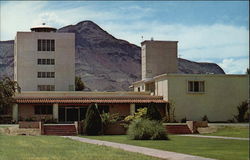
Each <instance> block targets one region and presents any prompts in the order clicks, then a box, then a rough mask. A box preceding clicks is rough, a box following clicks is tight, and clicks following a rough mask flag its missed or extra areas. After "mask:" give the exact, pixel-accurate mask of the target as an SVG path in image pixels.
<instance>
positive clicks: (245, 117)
mask: <svg viewBox="0 0 250 160" xmlns="http://www.w3.org/2000/svg"><path fill="white" fill-rule="evenodd" d="M248 107H249V106H248V103H247V101H243V102H242V103H241V104H240V105H239V106H237V109H238V115H235V116H234V118H235V119H236V120H237V121H238V122H249V108H248Z"/></svg>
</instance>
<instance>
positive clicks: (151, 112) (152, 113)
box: [146, 102, 162, 121]
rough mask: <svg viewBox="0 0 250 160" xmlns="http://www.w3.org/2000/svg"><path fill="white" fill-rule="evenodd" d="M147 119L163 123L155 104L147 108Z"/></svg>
mask: <svg viewBox="0 0 250 160" xmlns="http://www.w3.org/2000/svg"><path fill="white" fill-rule="evenodd" d="M146 118H148V119H150V120H156V121H161V120H162V118H161V114H160V112H159V111H158V109H157V108H156V106H155V103H153V102H151V103H150V104H149V106H148V108H147V113H146Z"/></svg>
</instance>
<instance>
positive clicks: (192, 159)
mask: <svg viewBox="0 0 250 160" xmlns="http://www.w3.org/2000/svg"><path fill="white" fill-rule="evenodd" d="M63 137H65V138H70V139H73V140H76V141H80V142H84V143H90V144H97V145H103V146H108V147H113V148H118V149H122V150H125V151H129V152H136V153H141V154H144V155H148V156H152V157H157V158H161V159H167V160H214V159H211V158H204V157H199V156H192V155H188V154H182V153H176V152H169V151H163V150H158V149H151V148H146V147H139V146H133V145H128V144H121V143H115V142H108V141H100V140H94V139H88V138H81V137H76V136H63Z"/></svg>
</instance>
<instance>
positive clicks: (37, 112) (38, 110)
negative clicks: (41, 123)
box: [35, 106, 41, 114]
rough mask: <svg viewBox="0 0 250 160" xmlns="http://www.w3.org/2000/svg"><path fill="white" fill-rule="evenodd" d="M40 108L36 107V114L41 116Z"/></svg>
mask: <svg viewBox="0 0 250 160" xmlns="http://www.w3.org/2000/svg"><path fill="white" fill-rule="evenodd" d="M40 109H41V108H40V106H35V114H41V110H40Z"/></svg>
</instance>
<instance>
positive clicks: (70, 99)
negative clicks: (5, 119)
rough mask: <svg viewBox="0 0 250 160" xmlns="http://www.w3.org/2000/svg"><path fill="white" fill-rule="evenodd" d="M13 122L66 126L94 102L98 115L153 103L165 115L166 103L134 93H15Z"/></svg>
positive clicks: (125, 112) (125, 111)
mask: <svg viewBox="0 0 250 160" xmlns="http://www.w3.org/2000/svg"><path fill="white" fill-rule="evenodd" d="M15 101H16V103H15V104H14V105H13V108H12V117H13V121H16V122H17V121H20V120H38V121H40V120H45V121H56V122H60V123H68V122H73V121H80V120H83V119H84V118H85V114H86V111H87V107H88V106H89V105H90V104H91V103H97V105H98V109H99V112H100V113H107V112H109V113H111V114H112V113H119V114H120V115H121V116H124V117H125V116H127V115H130V114H133V113H134V112H135V111H136V110H137V109H138V108H141V107H146V106H148V104H149V103H151V102H154V103H155V104H156V106H157V108H158V109H159V111H160V113H161V114H162V116H165V112H166V108H165V107H166V104H167V102H166V101H164V100H163V97H162V96H151V95H149V93H147V92H145V93H137V92H22V93H20V94H16V96H15Z"/></svg>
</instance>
